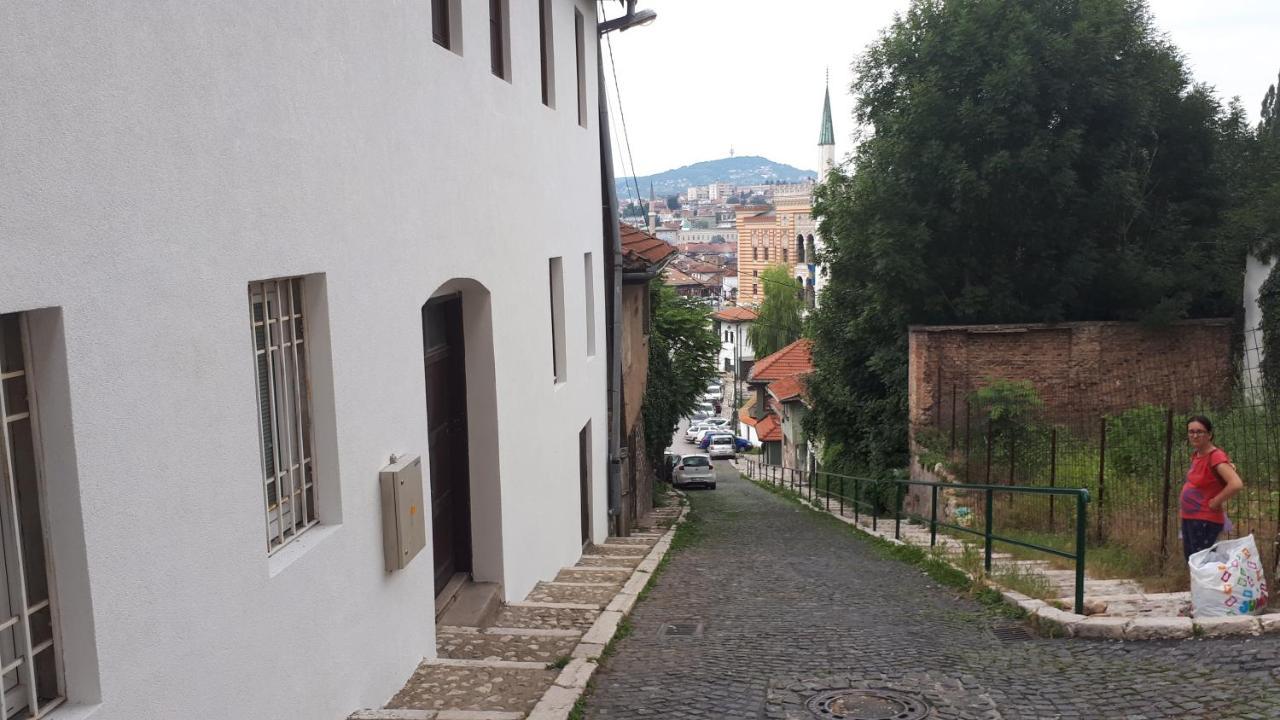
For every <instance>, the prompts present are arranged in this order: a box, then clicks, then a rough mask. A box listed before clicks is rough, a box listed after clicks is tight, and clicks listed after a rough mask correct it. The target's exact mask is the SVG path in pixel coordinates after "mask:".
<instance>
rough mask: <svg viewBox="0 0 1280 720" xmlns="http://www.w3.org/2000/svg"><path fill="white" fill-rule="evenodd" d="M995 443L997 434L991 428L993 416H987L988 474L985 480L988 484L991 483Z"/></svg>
mask: <svg viewBox="0 0 1280 720" xmlns="http://www.w3.org/2000/svg"><path fill="white" fill-rule="evenodd" d="M995 444H996V443H995V434H994V433H993V431H992V429H991V418H987V474H986V478H985V479H984V480H983V482H984V483H986V484H987V485H990V484H991V450H992V449H993V447H994V446H995Z"/></svg>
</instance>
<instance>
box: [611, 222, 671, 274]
mask: <svg viewBox="0 0 1280 720" xmlns="http://www.w3.org/2000/svg"><path fill="white" fill-rule="evenodd" d="M618 227H619V229H620V230H621V231H622V258H623V262H624V264H625V265H626V266H627V269H628V270H632V269H637V268H638V269H641V270H647V269H649V268H651V267H655V266H657V265H660V264H662V262H663V261H664V260H666V259H667V258H669V257H671V256H672V255H674V254H675V252H676V249H675V248H674V247H673V246H672V245H671V243H668V242H665V241H663V240H659V239H658V238H656V237H654V236H652V235H650V234H649V233H647V232H645V231H643V230H641V229H640V228H637V227H633V226H631V225H627V224H626V223H621V224H619V226H618Z"/></svg>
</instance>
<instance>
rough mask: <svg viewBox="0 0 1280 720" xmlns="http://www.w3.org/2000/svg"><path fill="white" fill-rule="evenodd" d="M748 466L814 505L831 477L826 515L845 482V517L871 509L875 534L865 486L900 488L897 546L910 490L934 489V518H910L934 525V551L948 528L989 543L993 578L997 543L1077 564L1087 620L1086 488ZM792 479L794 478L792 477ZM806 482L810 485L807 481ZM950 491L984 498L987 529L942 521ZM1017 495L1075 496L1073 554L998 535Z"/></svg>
mask: <svg viewBox="0 0 1280 720" xmlns="http://www.w3.org/2000/svg"><path fill="white" fill-rule="evenodd" d="M744 460H746V463H747V472H748V474H749V476H750V477H751V478H753V479H760V480H762V481H764V482H768V483H771V484H774V485H779V486H781V485H786V486H787V487H788V488H789V489H791V490H793V491H795V492H798V493H799V494H800V495H801V497H804V493H805V491H806V490H807V491H808V499H809V500H810V501H813V500H814V497H815V493H817V492H818V488H817V485H816V484H815V483H814V482H813V480H814V476H815V474H816V475H817V477H819V478H821V477H824V476H825V477H826V478H827V482H826V487H825V488H824V489H823V491H824V492H823V494H824V496H825V497H824V500H825V504H826V509H827V510H828V511H830V510H831V501H832V497H833V495H832V492H831V484H832V483H831V480H832V479H839V480H840V491H839V492H838V493H836V494H835V498H836V500H837V501H838V502H839V508H840V515H841V517H843V516H844V511H845V501H846V500H848V501H850V502H851V504H852V505H853V513H854V515H853V516H854V522H857V521H858V520H859V519H860V509H861V507H862V506H869V507H870V509H871V512H870V513H869V514H870V515H871V527H872V529H873V530H875V529H878V522H879V519H880V517H879V513H876V512H874V510H875V506H874V504H872V503H869V502H867V501H866V500H863V499H862V484H863V483H870V482H879V483H894V484H895V485H896V487H895V490H894V499H895V502H894V506H893V523H894V524H893V537H894V539H895V540H897V539H899V538H900V537H901V529H902V516H903V512H902V499H903V494H904V492H905V491H906V489H907V488H908V487H910V486H912V485H919V486H921V487H927V488H929V489H930V491H929V496H930V501H929V516H928V517H927V518H926V517H925V516H923V515H916V514H914V513H907V514H906V515H907V517H908V518H914V519H917V520H920V521H923V522H927V523H928V524H929V545H930V547H932V546H934V545H937V542H938V528H946V529H948V530H954V531H956V532H961V533H966V534H969V535H977V536H979V537H981V538H983V567H984V568H985V569H986V571H987V572H991V553H992V545H993V543H996V542H1003V543H1008V544H1010V545H1016V546H1018V547H1024V548H1028V549H1030V550H1036V551H1038V552H1043V553H1048V554H1050V555H1054V556H1057V557H1061V558H1066V559H1068V560H1073V561H1075V598H1074V599H1075V611H1076V613H1077V614H1081V615H1083V614H1084V565H1085V530H1086V528H1087V527H1088V517H1087V513H1088V504H1089V491H1088V490H1087V489H1085V488H1065V487H1029V486H1026V485H992V484H989V483H944V482H937V481H934V480H906V479H901V478H868V477H859V476H856V475H841V474H839V473H832V472H826V471H824V470H819V471H816V472H815V471H810V470H803V469H799V468H789V467H784V466H781V465H773V464H770V463H765V462H757V461H756V460H754V459H752V458H744ZM788 476H789V477H788ZM806 476H807V477H808V480H807V481H806V479H805V478H806ZM849 480H852V481H853V497H852V498H849V497H848V496H846V495H845V489H846V488H845V485H846V481H849ZM939 488H946V489H949V490H962V491H963V490H969V491H978V492H982V493H983V495H984V500H985V508H984V509H985V512H984V513H983V514H984V528H983V529H982V530H981V531H979V530H974V529H973V528H968V527H964V526H961V525H957V524H954V523H948V522H943V521H941V520H939V519H938V489H939ZM996 493H1011V494H1014V495H1050V496H1056V495H1063V496H1072V497H1074V498H1075V499H1076V538H1075V552H1067V551H1065V550H1059V549H1057V548H1052V547H1047V546H1044V545H1039V544H1037V543H1031V542H1026V541H1024V540H1019V539H1017V538H1011V537H1005V536H1002V535H997V534H996V533H995V532H993V530H992V525H993V521H994V516H995V500H994V499H995V494H996Z"/></svg>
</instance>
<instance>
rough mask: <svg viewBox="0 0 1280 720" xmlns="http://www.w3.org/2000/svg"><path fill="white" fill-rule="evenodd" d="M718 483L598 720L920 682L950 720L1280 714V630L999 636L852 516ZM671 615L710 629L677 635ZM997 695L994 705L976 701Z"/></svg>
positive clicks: (678, 719) (636, 631)
mask: <svg viewBox="0 0 1280 720" xmlns="http://www.w3.org/2000/svg"><path fill="white" fill-rule="evenodd" d="M717 482H718V486H719V487H718V488H717V490H716V491H715V492H705V493H690V502H691V504H692V507H693V509H694V511H695V513H696V518H697V522H698V533H697V535H696V537H697V538H698V540H697V541H696V542H695V543H694V544H693V545H691V546H689V547H687V548H684V549H682V550H680V551H679V552H678V553H676V554H675V555H673V556H672V557H671V559H670V561H669V562H668V564H667V566H666V568H665V570H664V571H663V574H662V575H660V576H659V578H658V580H657V581H656V582H655V584H654V586H653V588H652V589H651V591H650V592H649V594H648V595H647V596H646V598H645V599H644V600H643V601H640V602H639V604H637V605H636V606H635V608H634V612H633V613H632V614H631V616H630V624H631V626H632V632H631V634H630V635H629V636H628V637H626V638H624V639H621V640H618V641H617V644H616V652H615V653H614V654H613V655H611V656H610V657H609V658H607V659H605V660H604V661H603V662H602V663H601V667H600V669H599V670H597V671H596V674H595V676H594V677H593V679H592V685H593V688H594V690H593V691H592V692H591V694H590V695H589V697H588V700H587V703H586V712H585V716H586V718H588V719H589V720H602V719H608V720H614V719H623V718H625V719H627V720H631V719H634V718H663V719H664V720H665V719H668V718H670V719H672V720H689V719H692V718H699V719H701V720H711V719H716V720H720V719H728V720H745V719H753V718H785V715H779V714H777V713H776V712H773V711H776V710H779V709H780V707H781V703H782V701H783V700H784V699H786V698H792V699H797V700H800V699H804V698H807V697H809V696H811V695H812V693H813V692H814V691H815V690H817V689H818V688H817V686H819V685H823V684H826V685H831V684H834V683H836V682H838V681H839V680H841V679H846V680H850V681H851V682H866V683H872V682H881V683H885V684H895V685H897V686H899V687H906V688H909V689H910V688H914V690H913V691H915V692H919V693H920V694H921V695H922V696H923V697H925V698H926V699H929V700H930V702H931V704H933V705H934V708H935V716H934V717H936V718H948V719H950V720H960V719H962V718H963V719H964V720H996V719H1001V718H1002V719H1005V720H1050V719H1054V720H1066V719H1067V718H1074V719H1075V720H1103V719H1105V720H1111V719H1112V718H1116V719H1119V718H1127V719H1129V720H1138V719H1139V718H1142V719H1144V720H1163V719H1164V718H1206V719H1207V718H1211V717H1232V718H1249V717H1258V718H1268V720H1274V718H1276V711H1275V708H1277V707H1280V634H1278V635H1261V636H1258V637H1251V638H1227V639H1220V640H1181V641H1177V640H1173V641H1164V642H1161V641H1151V642H1098V641H1091V640H1079V639H1070V638H1064V639H1049V638H1041V637H1033V638H1032V639H1030V640H1016V641H1001V640H999V639H997V637H996V636H995V635H994V634H993V633H992V632H991V631H992V629H993V628H994V627H996V626H997V625H998V624H1003V623H1007V622H1008V620H1007V619H1006V618H1004V617H1000V616H996V615H994V614H993V613H991V612H990V611H988V610H987V609H985V608H984V606H982V605H980V604H979V603H977V602H976V601H974V600H972V599H970V598H968V597H966V596H963V595H961V594H959V593H957V592H956V591H955V590H953V589H950V588H946V587H942V586H940V585H938V584H937V583H936V582H934V581H933V580H931V579H930V578H929V577H928V576H926V575H925V574H923V573H921V572H919V571H918V570H916V569H915V568H912V567H910V566H907V565H904V564H903V563H901V562H899V561H896V560H893V559H890V558H888V557H886V556H884V555H883V554H882V553H881V552H880V551H879V550H877V549H876V548H875V547H873V546H872V545H871V544H870V542H868V541H866V540H863V539H861V538H860V537H859V536H858V535H857V534H856V533H854V532H851V530H850V529H849V528H848V527H847V526H845V525H844V524H842V523H840V522H838V519H837V518H834V517H831V516H824V515H821V514H818V513H814V512H804V511H801V509H800V506H798V505H796V504H793V503H791V502H790V501H788V500H785V499H783V498H780V497H778V496H776V495H773V494H771V493H769V492H767V491H765V490H763V489H762V488H759V487H756V486H755V485H753V484H751V483H748V482H745V481H743V480H740V479H737V478H735V477H732V476H731V475H724V476H721V477H719V478H718V481H717ZM882 527H884V526H883V525H882ZM889 530H890V534H892V524H889ZM1120 594H1122V595H1127V594H1135V593H1120ZM1048 609H1053V608H1046V610H1048ZM1055 610H1056V609H1055ZM1056 612H1058V613H1062V611H1060V610H1056ZM1070 615H1071V614H1070V613H1062V616H1070ZM1059 617H1061V616H1059ZM1072 617H1075V616H1072ZM673 622H675V623H683V622H701V623H703V627H704V630H703V634H702V635H701V636H700V637H667V636H664V635H663V634H662V633H661V632H660V631H661V628H662V626H663V625H664V624H667V623H673ZM1188 678H1194V680H1195V681H1194V682H1189V681H1188ZM792 684H795V686H796V687H795V689H791V687H792ZM1241 688H1249V690H1248V692H1240V690H1241ZM983 696H985V697H987V698H989V699H990V703H991V705H990V706H989V707H985V706H984V707H981V708H979V707H970V706H966V705H965V703H966V702H970V701H980V700H981V699H982V697H983ZM774 701H776V702H774ZM1184 703H1199V707H1198V708H1196V709H1192V710H1188V709H1186V708H1184V707H1183V704H1184ZM1215 708H1216V710H1215ZM1224 708H1229V710H1224Z"/></svg>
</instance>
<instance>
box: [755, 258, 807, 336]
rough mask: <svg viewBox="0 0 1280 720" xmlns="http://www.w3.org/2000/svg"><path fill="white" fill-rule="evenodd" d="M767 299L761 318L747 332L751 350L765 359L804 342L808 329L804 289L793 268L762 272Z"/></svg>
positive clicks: (758, 309)
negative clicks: (804, 331)
mask: <svg viewBox="0 0 1280 720" xmlns="http://www.w3.org/2000/svg"><path fill="white" fill-rule="evenodd" d="M760 282H761V284H762V285H763V286H764V300H763V301H762V302H761V303H760V307H759V308H757V309H756V313H757V315H758V317H757V318H756V320H755V322H753V323H751V327H750V328H748V329H747V337H749V338H750V339H751V349H752V351H753V352H754V353H755V356H756V357H758V358H762V357H764V356H766V355H771V354H773V353H775V352H777V351H778V350H781V349H782V348H784V347H786V346H787V345H790V344H791V343H793V342H795V341H796V340H799V339H800V333H801V331H802V330H803V328H804V286H803V285H800V284H798V283H797V282H796V279H795V278H793V277H791V268H789V267H787V266H786V265H772V266H770V267H767V268H765V269H764V270H763V271H761V273H760Z"/></svg>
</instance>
